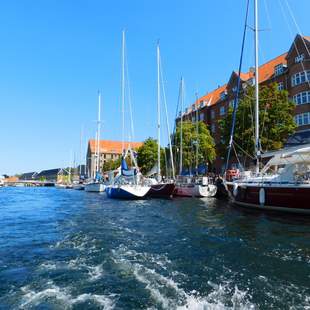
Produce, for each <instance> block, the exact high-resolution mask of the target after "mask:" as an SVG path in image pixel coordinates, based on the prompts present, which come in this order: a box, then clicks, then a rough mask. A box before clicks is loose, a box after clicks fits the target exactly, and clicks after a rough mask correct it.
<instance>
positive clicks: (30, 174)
mask: <svg viewBox="0 0 310 310" xmlns="http://www.w3.org/2000/svg"><path fill="white" fill-rule="evenodd" d="M36 174H37V172H35V171H33V172H26V173H23V174H22V175H21V176H20V177H19V179H20V180H31V179H32V178H33V177H34V176H35V175H36Z"/></svg>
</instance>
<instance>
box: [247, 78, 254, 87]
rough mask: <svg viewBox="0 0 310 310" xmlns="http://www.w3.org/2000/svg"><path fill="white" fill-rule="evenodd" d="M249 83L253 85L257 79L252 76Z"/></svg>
mask: <svg viewBox="0 0 310 310" xmlns="http://www.w3.org/2000/svg"><path fill="white" fill-rule="evenodd" d="M247 83H248V84H249V85H251V86H253V85H254V84H255V79H254V78H250V79H248V80H247Z"/></svg>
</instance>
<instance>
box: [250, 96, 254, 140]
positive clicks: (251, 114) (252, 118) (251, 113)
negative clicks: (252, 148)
mask: <svg viewBox="0 0 310 310" xmlns="http://www.w3.org/2000/svg"><path fill="white" fill-rule="evenodd" d="M249 98H250V96H249ZM251 100H252V101H253V102H254V101H255V98H252V99H251ZM253 102H250V116H251V121H252V131H253V136H252V139H253V142H254V145H255V129H254V125H253V124H254V117H253V114H254V113H253V110H252V103H253ZM254 104H255V102H254Z"/></svg>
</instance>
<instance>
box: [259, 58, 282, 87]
mask: <svg viewBox="0 0 310 310" xmlns="http://www.w3.org/2000/svg"><path fill="white" fill-rule="evenodd" d="M286 56H287V53H284V54H282V55H280V56H278V57H276V58H274V59H272V60H270V61H268V62H266V63H265V64H263V65H261V66H259V68H258V73H259V83H262V82H264V81H267V80H269V79H270V78H271V77H272V76H273V75H274V67H275V66H277V65H279V64H284V65H286V64H287V60H286Z"/></svg>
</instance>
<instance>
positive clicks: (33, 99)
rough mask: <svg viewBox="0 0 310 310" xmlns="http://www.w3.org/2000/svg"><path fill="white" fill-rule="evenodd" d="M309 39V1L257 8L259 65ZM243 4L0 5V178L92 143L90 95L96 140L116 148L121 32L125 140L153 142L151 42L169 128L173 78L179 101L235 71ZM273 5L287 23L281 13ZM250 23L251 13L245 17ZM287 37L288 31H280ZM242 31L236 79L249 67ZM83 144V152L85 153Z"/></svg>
mask: <svg viewBox="0 0 310 310" xmlns="http://www.w3.org/2000/svg"><path fill="white" fill-rule="evenodd" d="M286 1H287V3H288V4H289V5H290V7H291V9H292V11H293V13H294V16H295V18H296V21H297V22H298V25H299V27H300V29H301V31H302V32H303V33H304V34H306V35H310V29H309V28H310V27H309V26H310V24H309V14H308V13H309V9H310V2H309V0H298V1H296V0H260V27H261V28H262V29H264V30H265V31H263V32H261V33H260V41H261V44H260V62H261V63H262V62H265V61H267V60H269V59H271V58H273V57H275V56H277V55H279V54H281V53H283V52H285V51H287V50H288V48H289V46H290V44H291V42H292V39H293V36H294V35H295V34H296V33H297V29H296V26H295V25H294V23H293V22H292V18H291V17H290V16H289V11H288V9H287V6H286ZM245 3H246V1H245V0H218V1H211V0H192V1H185V0H179V1H175V0H170V1H167V0H156V1H155V0H130V1H129V0H127V1H125V0H114V1H107V0H101V1H99V0H97V1H96V0H88V1H86V0H84V1H81V0H66V1H61V0H45V1H41V0H24V1H17V0H11V1H1V3H0V42H1V44H0V111H1V121H0V136H1V139H0V143H1V149H0V150H1V152H0V173H9V174H13V173H20V172H27V171H39V170H41V169H45V168H46V169H47V168H55V167H62V166H65V165H68V164H69V161H70V157H71V155H70V153H71V152H72V154H74V153H75V154H76V158H77V159H78V158H79V156H80V155H79V146H80V130H81V127H82V126H83V127H84V139H85V141H86V139H87V138H90V137H93V136H94V133H95V119H96V111H97V90H98V89H100V90H101V92H102V97H103V115H102V118H103V121H104V124H103V129H102V132H101V136H102V138H105V139H118V140H120V139H121V116H120V73H121V68H120V66H121V63H120V59H121V31H122V29H123V28H125V29H126V31H127V35H126V39H127V58H128V65H129V74H130V84H131V92H132V102H133V110H134V126H135V140H143V139H145V138H147V137H148V136H153V137H154V136H155V135H156V126H155V122H156V42H157V40H158V39H160V45H161V54H162V64H163V69H164V78H165V87H166V92H167V102H168V110H169V117H170V120H171V126H172V127H173V125H172V124H173V118H174V116H175V110H176V104H177V95H178V87H179V85H178V84H179V80H180V76H181V75H183V76H184V79H185V84H186V102H187V104H190V103H191V102H192V101H193V99H194V94H195V92H196V91H197V92H198V93H199V95H203V94H205V93H206V92H207V91H211V90H212V89H214V88H216V87H217V86H218V85H220V84H223V83H225V82H226V81H227V79H228V78H229V75H230V73H231V71H232V70H233V69H235V68H237V67H238V60H239V54H240V44H241V35H242V25H243V18H244V11H245ZM280 3H282V5H283V7H284V11H285V13H286V15H287V18H288V23H289V25H290V26H289V27H288V24H287V21H286V20H285V18H284V15H283V13H282V10H281V6H280ZM251 17H252V14H251ZM290 29H291V30H290ZM251 36H252V34H251V33H250V32H248V39H247V44H246V51H245V56H244V57H245V66H244V71H245V70H247V68H248V67H250V66H251V65H252V64H253V43H252V40H251V39H252V37H251ZM85 144H86V143H84V148H86V147H85Z"/></svg>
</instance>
